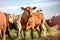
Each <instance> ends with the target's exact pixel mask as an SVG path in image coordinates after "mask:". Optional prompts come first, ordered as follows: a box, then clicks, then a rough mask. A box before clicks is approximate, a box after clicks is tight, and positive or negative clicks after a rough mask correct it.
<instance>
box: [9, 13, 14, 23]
mask: <svg viewBox="0 0 60 40" xmlns="http://www.w3.org/2000/svg"><path fill="white" fill-rule="evenodd" d="M13 20H14V14H10V15H9V22H10V23H13Z"/></svg>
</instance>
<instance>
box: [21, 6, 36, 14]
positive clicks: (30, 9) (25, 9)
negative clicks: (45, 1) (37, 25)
mask: <svg viewBox="0 0 60 40" xmlns="http://www.w3.org/2000/svg"><path fill="white" fill-rule="evenodd" d="M21 9H22V10H24V11H28V12H29V13H30V15H31V13H32V11H33V10H35V9H36V7H33V8H32V7H30V6H27V7H26V8H24V7H21Z"/></svg>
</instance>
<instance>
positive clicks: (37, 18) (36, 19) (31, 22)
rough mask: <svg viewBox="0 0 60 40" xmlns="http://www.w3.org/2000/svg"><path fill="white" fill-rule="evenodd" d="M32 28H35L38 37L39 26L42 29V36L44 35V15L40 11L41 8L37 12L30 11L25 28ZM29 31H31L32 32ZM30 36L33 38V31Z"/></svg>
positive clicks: (39, 32)
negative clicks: (30, 14)
mask: <svg viewBox="0 0 60 40" xmlns="http://www.w3.org/2000/svg"><path fill="white" fill-rule="evenodd" d="M31 28H32V31H33V29H34V28H36V30H37V32H38V34H39V37H40V36H41V32H42V30H41V28H43V29H44V36H45V30H46V28H45V26H44V15H43V14H42V13H41V10H39V11H37V12H32V16H31V17H30V18H29V19H28V22H27V26H26V29H27V30H28V29H31ZM32 31H31V33H32ZM31 36H32V38H33V33H32V34H31Z"/></svg>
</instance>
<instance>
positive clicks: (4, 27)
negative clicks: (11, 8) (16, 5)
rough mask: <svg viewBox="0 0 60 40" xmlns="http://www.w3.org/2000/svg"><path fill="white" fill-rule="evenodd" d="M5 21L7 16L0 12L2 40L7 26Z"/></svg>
mask: <svg viewBox="0 0 60 40" xmlns="http://www.w3.org/2000/svg"><path fill="white" fill-rule="evenodd" d="M7 21H8V20H7V16H6V15H5V14H4V13H3V12H0V30H1V33H2V40H5V33H6V29H7V26H8V22H7Z"/></svg>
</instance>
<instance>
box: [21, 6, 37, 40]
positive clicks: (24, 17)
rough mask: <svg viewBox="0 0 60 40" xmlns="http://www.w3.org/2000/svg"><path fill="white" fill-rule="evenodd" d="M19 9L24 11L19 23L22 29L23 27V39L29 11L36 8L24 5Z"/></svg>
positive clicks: (29, 15)
mask: <svg viewBox="0 0 60 40" xmlns="http://www.w3.org/2000/svg"><path fill="white" fill-rule="evenodd" d="M21 9H22V10H24V11H25V12H24V13H23V14H22V17H21V25H22V29H23V33H24V40H26V39H25V38H26V37H25V36H26V33H25V32H26V25H27V22H28V19H29V18H30V17H31V14H30V13H31V12H32V11H33V10H34V9H36V7H33V8H31V7H29V6H28V7H26V8H24V7H21Z"/></svg>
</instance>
